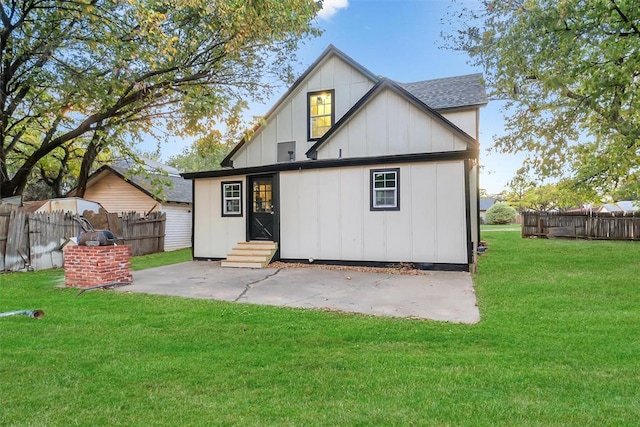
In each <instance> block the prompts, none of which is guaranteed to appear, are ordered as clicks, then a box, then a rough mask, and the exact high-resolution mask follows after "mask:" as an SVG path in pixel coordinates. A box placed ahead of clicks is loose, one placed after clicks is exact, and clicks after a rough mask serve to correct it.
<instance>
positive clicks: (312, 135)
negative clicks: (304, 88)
mask: <svg viewBox="0 0 640 427" xmlns="http://www.w3.org/2000/svg"><path fill="white" fill-rule="evenodd" d="M333 98H334V91H333V90H327V91H323V92H311V93H309V102H308V104H309V140H314V139H320V138H322V135H324V134H325V133H327V131H328V130H329V129H330V128H331V126H333V122H334V113H333V110H334V99H333Z"/></svg>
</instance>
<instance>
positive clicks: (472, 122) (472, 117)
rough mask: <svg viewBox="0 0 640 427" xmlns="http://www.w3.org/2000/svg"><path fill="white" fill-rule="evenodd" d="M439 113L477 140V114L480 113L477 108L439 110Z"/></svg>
mask: <svg viewBox="0 0 640 427" xmlns="http://www.w3.org/2000/svg"><path fill="white" fill-rule="evenodd" d="M440 114H442V116H444V117H445V118H446V119H447V120H449V121H450V122H451V123H453V124H454V125H456V126H458V127H459V128H460V129H462V130H463V131H464V132H465V133H466V134H468V135H470V136H472V137H473V138H474V139H475V140H476V141H477V140H478V138H479V135H478V119H479V117H478V116H479V115H480V113H479V110H478V108H474V109H471V110H458V111H444V112H440Z"/></svg>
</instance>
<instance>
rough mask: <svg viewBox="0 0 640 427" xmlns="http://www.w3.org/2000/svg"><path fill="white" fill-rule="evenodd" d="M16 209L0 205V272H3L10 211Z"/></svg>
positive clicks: (15, 207)
mask: <svg viewBox="0 0 640 427" xmlns="http://www.w3.org/2000/svg"><path fill="white" fill-rule="evenodd" d="M17 208H18V207H17V206H15V205H9V204H6V205H5V204H0V271H4V254H5V253H6V249H7V239H8V236H9V220H10V218H11V211H12V210H14V209H17Z"/></svg>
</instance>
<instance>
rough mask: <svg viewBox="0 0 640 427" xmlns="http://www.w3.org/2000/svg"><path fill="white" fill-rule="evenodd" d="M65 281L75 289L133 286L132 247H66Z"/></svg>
mask: <svg viewBox="0 0 640 427" xmlns="http://www.w3.org/2000/svg"><path fill="white" fill-rule="evenodd" d="M64 278H65V285H66V286H70V287H76V288H89V287H93V286H101V285H106V284H109V283H113V282H124V283H131V282H132V281H133V274H132V273H131V246H130V245H119V246H65V248H64Z"/></svg>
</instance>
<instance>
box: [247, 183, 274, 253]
mask: <svg viewBox="0 0 640 427" xmlns="http://www.w3.org/2000/svg"><path fill="white" fill-rule="evenodd" d="M249 188H250V189H251V193H250V194H251V199H250V200H249V209H248V211H249V230H248V231H249V240H270V241H275V238H274V229H275V227H274V226H275V221H276V218H277V216H276V203H275V200H274V197H273V193H274V192H273V175H268V176H255V177H249Z"/></svg>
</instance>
